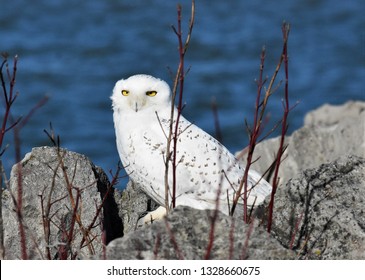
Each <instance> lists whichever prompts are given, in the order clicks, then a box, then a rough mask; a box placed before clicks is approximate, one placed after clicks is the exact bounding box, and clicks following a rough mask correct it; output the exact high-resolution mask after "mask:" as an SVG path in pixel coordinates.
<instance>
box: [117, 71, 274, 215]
mask: <svg viewBox="0 0 365 280" xmlns="http://www.w3.org/2000/svg"><path fill="white" fill-rule="evenodd" d="M111 99H112V107H113V110H114V113H113V119H114V126H115V134H116V143H117V149H118V153H119V156H120V159H121V161H122V164H123V166H124V168H125V170H126V172H127V174H128V175H129V177H130V179H131V180H132V181H134V182H135V183H138V184H140V185H141V186H142V187H143V188H144V191H145V193H146V194H147V195H149V196H150V197H151V198H152V199H154V200H155V201H156V202H157V203H159V204H160V205H161V206H164V205H165V181H164V175H165V160H166V148H167V136H168V135H169V126H170V119H171V90H170V87H169V86H168V84H167V83H166V82H164V81H162V80H160V79H157V78H154V77H152V76H149V75H134V76H131V77H129V78H128V79H125V80H119V81H118V82H117V83H116V84H115V87H114V89H113V94H112V96H111ZM176 116H177V110H176V108H175V113H174V122H175V121H176ZM177 135H178V141H177V147H176V162H177V163H178V164H177V167H176V205H187V206H190V207H193V208H197V209H215V208H216V207H217V198H218V200H219V203H218V205H219V206H218V207H219V210H220V211H222V212H224V213H226V214H228V213H229V208H230V206H232V200H233V197H234V194H235V191H236V190H237V189H238V187H239V185H240V183H241V180H242V178H243V174H244V168H243V167H241V166H240V164H239V162H238V160H237V159H236V158H235V157H234V156H233V155H232V154H231V153H230V152H229V151H228V150H227V149H226V148H225V147H224V146H223V145H222V144H220V143H219V142H218V141H217V140H216V139H214V138H213V137H212V136H210V135H209V134H208V133H206V132H204V131H203V130H202V129H200V128H199V127H197V126H196V125H194V124H192V123H190V122H189V121H188V120H186V119H185V118H184V117H183V116H180V120H179V129H178V134H177ZM171 145H172V146H173V144H172V143H171ZM172 148H173V147H172ZM172 169H173V168H172V163H170V167H169V176H168V178H169V181H168V183H169V186H170V187H172ZM248 182H249V184H248V185H249V192H248V193H249V196H248V199H247V204H248V205H247V206H250V205H252V204H253V203H254V204H255V205H257V204H259V203H261V202H262V201H263V200H264V199H265V197H267V196H268V195H269V194H270V193H271V190H272V187H271V185H270V184H269V183H267V182H266V181H265V180H264V179H262V178H261V176H260V175H259V174H258V173H257V172H255V171H253V170H250V171H249V177H248ZM218 190H220V192H219V193H220V194H219V197H218V196H217V194H218ZM170 195H171V191H170ZM170 201H171V197H170ZM239 203H240V204H242V203H243V199H240V200H239ZM238 208H239V207H238ZM241 208H242V206H241Z"/></svg>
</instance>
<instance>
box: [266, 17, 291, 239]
mask: <svg viewBox="0 0 365 280" xmlns="http://www.w3.org/2000/svg"><path fill="white" fill-rule="evenodd" d="M289 30H290V26H289V24H287V23H284V24H283V26H282V33H283V40H284V45H283V51H282V58H281V59H282V60H283V61H284V70H285V89H284V101H283V107H284V114H283V118H282V122H281V136H280V144H279V148H278V152H277V157H276V162H275V171H274V177H273V180H272V192H271V199H270V203H269V215H268V223H267V231H268V232H270V231H271V226H272V220H273V213H274V198H275V193H276V190H277V187H278V185H279V177H278V176H279V169H280V165H281V161H282V160H281V159H282V156H283V154H284V152H285V150H286V146H285V144H284V142H285V135H286V132H287V130H288V124H287V121H288V115H289V112H290V107H289V70H288V64H289V62H288V36H289Z"/></svg>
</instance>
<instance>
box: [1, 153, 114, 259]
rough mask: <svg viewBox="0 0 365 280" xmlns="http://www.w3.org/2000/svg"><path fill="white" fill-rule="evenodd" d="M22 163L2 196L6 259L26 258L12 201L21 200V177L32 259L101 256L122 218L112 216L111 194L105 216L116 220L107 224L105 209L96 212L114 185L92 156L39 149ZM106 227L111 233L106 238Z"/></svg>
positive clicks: (23, 218)
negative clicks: (104, 242) (104, 243)
mask: <svg viewBox="0 0 365 280" xmlns="http://www.w3.org/2000/svg"><path fill="white" fill-rule="evenodd" d="M19 165H20V166H21V168H18V165H14V167H13V168H12V171H11V179H10V188H9V190H5V191H4V193H3V197H2V203H3V220H4V241H5V257H6V258H7V259H18V258H21V253H20V243H21V242H20V237H19V226H18V220H19V219H18V218H17V215H16V212H15V209H16V204H14V203H13V198H14V197H15V201H17V198H18V182H19V181H18V178H19V177H21V178H22V179H21V181H20V182H19V183H20V184H21V187H22V190H23V191H22V192H23V194H22V211H21V213H22V224H23V225H24V228H25V237H26V241H25V245H26V248H27V254H28V257H29V258H30V259H49V258H50V259H57V258H66V257H67V258H86V257H89V256H91V255H93V254H96V253H98V254H99V253H100V251H101V250H102V247H103V245H102V244H103V241H106V242H107V240H108V239H109V240H110V239H113V238H115V237H118V236H121V234H118V233H116V230H115V227H114V231H113V225H112V224H110V223H111V222H113V223H114V225H115V224H118V220H120V219H119V218H117V217H118V216H117V215H115V214H113V213H116V211H115V210H116V208H115V209H113V203H112V196H111V195H107V196H106V201H107V204H108V207H106V208H104V209H102V210H103V211H104V212H106V213H107V214H108V215H106V216H112V217H113V215H114V219H113V221H110V220H109V221H108V220H107V219H106V220H104V221H103V219H102V215H101V214H102V213H103V211H100V212H97V209H98V208H99V206H100V205H101V204H102V203H101V202H102V200H101V194H102V197H104V195H106V193H107V188H108V185H109V181H108V179H107V177H106V175H105V173H104V172H103V171H102V170H101V169H100V168H97V167H95V166H94V165H93V164H92V163H91V162H90V160H89V159H88V158H86V157H85V156H83V155H80V154H77V153H74V152H69V151H67V150H64V149H60V150H58V149H57V148H50V147H40V148H34V149H33V150H32V151H31V152H30V153H28V154H27V155H26V156H25V158H24V159H23V161H22V162H21V163H20V164H19ZM99 192H101V194H100V193H99ZM114 205H115V203H114ZM103 222H104V223H103ZM73 223H74V226H72V224H73ZM71 229H73V230H71ZM103 229H105V231H107V232H108V234H103ZM71 234H72V237H71ZM62 249H63V250H64V255H63V257H62V256H61V254H63V253H61V252H62Z"/></svg>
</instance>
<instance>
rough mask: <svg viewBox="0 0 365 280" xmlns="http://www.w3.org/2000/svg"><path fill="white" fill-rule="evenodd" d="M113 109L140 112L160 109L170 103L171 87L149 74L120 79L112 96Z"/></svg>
mask: <svg viewBox="0 0 365 280" xmlns="http://www.w3.org/2000/svg"><path fill="white" fill-rule="evenodd" d="M111 99H112V103H113V109H114V110H121V111H124V112H126V111H130V112H135V113H138V112H139V111H141V110H147V109H150V110H153V111H158V110H159V109H161V108H165V106H169V104H170V87H169V86H168V84H167V83H166V82H164V81H162V80H160V79H157V78H154V77H152V76H149V75H134V76H131V77H129V78H128V79H125V80H119V81H118V82H117V83H116V84H115V86H114V89H113V94H112V96H111Z"/></svg>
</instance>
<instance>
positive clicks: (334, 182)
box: [257, 156, 365, 260]
mask: <svg viewBox="0 0 365 280" xmlns="http://www.w3.org/2000/svg"><path fill="white" fill-rule="evenodd" d="M268 203H269V200H266V201H265V203H264V204H263V205H261V206H259V209H258V211H257V214H258V216H259V217H260V218H261V219H264V217H263V216H264V215H263V213H265V211H266V208H267V207H268ZM264 220H266V218H265V219H264ZM272 235H273V236H275V237H276V238H277V239H278V240H279V241H280V243H281V244H283V246H285V247H287V248H292V249H294V250H295V251H296V252H297V254H298V255H299V256H300V258H303V259H331V260H333V259H365V159H363V158H360V157H355V156H349V157H341V158H340V159H338V160H337V161H334V162H332V163H329V164H323V165H321V166H320V167H319V168H315V169H308V170H305V171H304V172H303V173H302V174H301V175H300V176H299V177H298V178H297V179H292V180H290V181H289V182H288V184H287V185H286V186H285V187H280V188H279V189H278V190H277V193H276V196H275V203H274V219H273V225H272Z"/></svg>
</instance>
